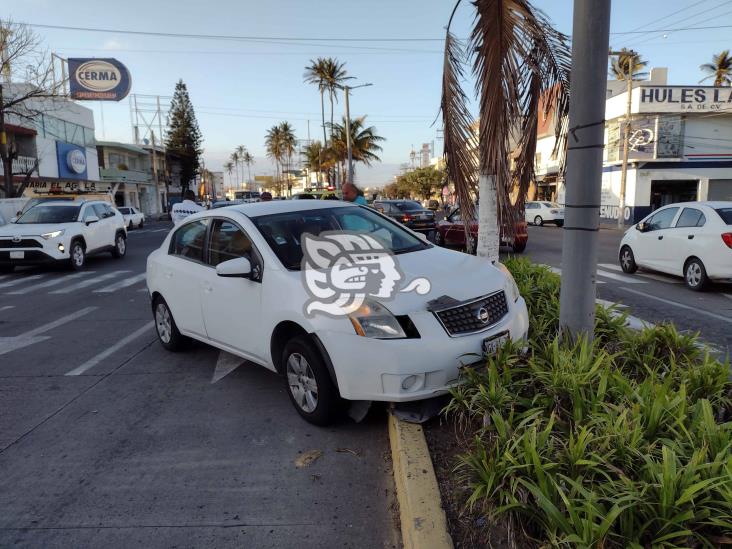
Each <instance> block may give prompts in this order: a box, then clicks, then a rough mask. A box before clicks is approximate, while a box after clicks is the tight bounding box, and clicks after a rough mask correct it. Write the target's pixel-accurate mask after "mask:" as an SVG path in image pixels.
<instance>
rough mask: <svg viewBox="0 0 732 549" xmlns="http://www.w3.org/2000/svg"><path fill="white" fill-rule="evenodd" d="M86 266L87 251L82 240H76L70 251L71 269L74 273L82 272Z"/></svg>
mask: <svg viewBox="0 0 732 549" xmlns="http://www.w3.org/2000/svg"><path fill="white" fill-rule="evenodd" d="M85 265H86V249H85V248H84V244H82V243H81V241H80V240H74V241H73V242H72V243H71V249H70V250H69V267H71V270H72V271H81V270H82V269H83V268H84V266H85Z"/></svg>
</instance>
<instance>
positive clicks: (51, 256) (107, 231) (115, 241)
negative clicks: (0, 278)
mask: <svg viewBox="0 0 732 549" xmlns="http://www.w3.org/2000/svg"><path fill="white" fill-rule="evenodd" d="M125 227H126V225H125V221H124V218H123V217H122V214H121V213H119V212H117V211H115V210H114V209H113V208H112V207H111V206H110V205H109V203H108V202H102V201H89V202H44V203H41V204H37V205H36V206H34V207H32V208H31V209H30V210H27V211H26V212H25V213H24V214H23V215H21V216H20V217H19V218H18V219H17V220H16V221H15V222H14V223H10V224H8V225H5V226H3V227H0V272H6V273H7V272H11V271H12V270H13V269H15V267H17V266H20V265H37V264H41V263H63V264H66V265H68V266H69V267H70V268H71V269H73V270H80V269H82V268H84V265H85V264H86V257H87V256H89V255H92V254H97V253H101V252H111V253H112V255H113V256H114V257H116V258H122V257H124V256H125V254H126V253H127V230H126V228H125Z"/></svg>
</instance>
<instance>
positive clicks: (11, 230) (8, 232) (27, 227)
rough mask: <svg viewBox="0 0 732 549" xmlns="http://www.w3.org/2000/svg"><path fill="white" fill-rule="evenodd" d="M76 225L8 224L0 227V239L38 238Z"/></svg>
mask: <svg viewBox="0 0 732 549" xmlns="http://www.w3.org/2000/svg"><path fill="white" fill-rule="evenodd" d="M72 225H77V223H8V224H7V225H3V226H2V227H0V238H3V237H8V236H10V237H12V236H40V235H42V234H45V233H50V232H53V231H58V230H61V229H68V228H69V227H71V226H72Z"/></svg>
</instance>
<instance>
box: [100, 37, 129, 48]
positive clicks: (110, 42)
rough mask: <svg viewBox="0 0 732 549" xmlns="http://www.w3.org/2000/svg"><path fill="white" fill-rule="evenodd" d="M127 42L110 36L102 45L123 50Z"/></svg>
mask: <svg viewBox="0 0 732 549" xmlns="http://www.w3.org/2000/svg"><path fill="white" fill-rule="evenodd" d="M125 46H126V44H124V43H122V42H120V41H119V40H117V39H115V38H110V39H109V40H106V41H105V42H104V44H103V45H102V49H105V50H121V49H124V48H125Z"/></svg>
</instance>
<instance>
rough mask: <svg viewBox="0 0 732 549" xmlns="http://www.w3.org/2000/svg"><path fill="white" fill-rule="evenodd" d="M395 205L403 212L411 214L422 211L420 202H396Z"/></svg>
mask: <svg viewBox="0 0 732 549" xmlns="http://www.w3.org/2000/svg"><path fill="white" fill-rule="evenodd" d="M394 205H395V206H396V207H397V208H399V209H400V210H401V211H403V212H409V211H414V210H422V209H423V208H422V204H420V203H419V202H412V201H408V202H395V203H394Z"/></svg>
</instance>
